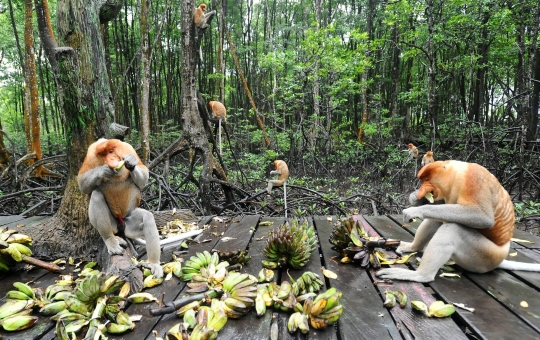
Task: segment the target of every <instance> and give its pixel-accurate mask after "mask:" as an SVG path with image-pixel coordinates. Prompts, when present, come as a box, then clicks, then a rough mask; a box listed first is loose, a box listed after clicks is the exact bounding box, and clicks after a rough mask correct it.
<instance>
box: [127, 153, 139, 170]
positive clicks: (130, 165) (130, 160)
mask: <svg viewBox="0 0 540 340" xmlns="http://www.w3.org/2000/svg"><path fill="white" fill-rule="evenodd" d="M124 162H125V163H124V166H125V167H126V169H128V170H129V171H133V169H135V167H136V166H137V164H139V161H138V160H137V157H135V155H133V154H131V153H128V154H127V155H125V156H124Z"/></svg>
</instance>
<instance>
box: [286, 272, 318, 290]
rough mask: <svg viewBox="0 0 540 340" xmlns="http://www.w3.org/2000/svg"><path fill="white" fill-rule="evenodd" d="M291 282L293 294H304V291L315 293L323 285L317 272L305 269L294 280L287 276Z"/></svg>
mask: <svg viewBox="0 0 540 340" xmlns="http://www.w3.org/2000/svg"><path fill="white" fill-rule="evenodd" d="M289 278H290V279H291V282H292V293H293V294H294V295H295V296H300V295H304V294H306V293H316V292H318V291H319V290H320V289H321V287H322V286H323V285H324V281H323V280H321V277H320V276H319V274H316V273H314V272H310V271H307V272H305V273H303V274H302V276H300V277H299V278H298V279H297V280H296V281H295V280H294V279H293V278H292V277H290V276H289Z"/></svg>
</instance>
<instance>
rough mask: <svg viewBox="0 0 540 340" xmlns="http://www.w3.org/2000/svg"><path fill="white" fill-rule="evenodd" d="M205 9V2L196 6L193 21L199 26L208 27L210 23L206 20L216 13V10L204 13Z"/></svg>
mask: <svg viewBox="0 0 540 340" xmlns="http://www.w3.org/2000/svg"><path fill="white" fill-rule="evenodd" d="M205 11H206V5H205V4H200V5H199V7H197V8H195V11H194V12H193V22H194V23H195V26H197V27H199V28H206V27H208V24H207V23H206V21H207V20H208V17H209V16H211V15H212V14H214V13H215V12H216V11H211V12H208V13H204V12H205Z"/></svg>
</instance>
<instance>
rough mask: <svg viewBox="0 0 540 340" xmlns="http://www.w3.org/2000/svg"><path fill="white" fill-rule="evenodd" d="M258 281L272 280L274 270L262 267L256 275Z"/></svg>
mask: <svg viewBox="0 0 540 340" xmlns="http://www.w3.org/2000/svg"><path fill="white" fill-rule="evenodd" d="M257 279H258V280H259V283H263V282H272V280H274V271H273V270H272V269H267V268H262V269H261V270H260V271H259V275H257Z"/></svg>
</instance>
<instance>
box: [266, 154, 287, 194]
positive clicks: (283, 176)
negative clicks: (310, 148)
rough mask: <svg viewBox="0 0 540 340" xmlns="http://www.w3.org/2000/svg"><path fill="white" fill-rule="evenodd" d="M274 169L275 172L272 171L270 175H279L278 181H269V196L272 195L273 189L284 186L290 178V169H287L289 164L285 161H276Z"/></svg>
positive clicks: (267, 189)
mask: <svg viewBox="0 0 540 340" xmlns="http://www.w3.org/2000/svg"><path fill="white" fill-rule="evenodd" d="M274 169H275V170H272V171H270V175H278V179H271V180H269V181H268V187H267V188H266V191H267V192H268V194H271V193H272V187H279V186H282V185H283V184H284V183H285V182H286V181H287V179H288V178H289V167H287V163H285V162H284V161H282V160H279V159H278V160H275V161H274Z"/></svg>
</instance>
